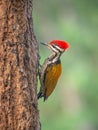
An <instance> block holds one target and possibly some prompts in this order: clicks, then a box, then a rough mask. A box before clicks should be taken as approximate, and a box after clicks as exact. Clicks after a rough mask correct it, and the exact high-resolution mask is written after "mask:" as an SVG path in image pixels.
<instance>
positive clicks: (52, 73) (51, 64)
mask: <svg viewBox="0 0 98 130" xmlns="http://www.w3.org/2000/svg"><path fill="white" fill-rule="evenodd" d="M42 44H44V45H46V46H47V47H48V48H49V49H50V50H52V52H53V53H52V55H50V56H49V57H48V58H47V59H46V60H45V62H44V64H43V65H42V66H41V69H40V73H39V78H40V84H41V87H40V91H39V93H38V99H39V98H41V97H43V98H44V101H45V100H46V99H47V98H48V97H49V96H50V94H51V93H52V92H53V90H54V89H55V86H56V84H57V81H58V79H59V77H60V75H61V71H62V66H61V61H60V56H61V54H62V53H63V52H64V51H65V50H66V49H68V48H69V44H68V43H67V42H66V41H62V40H53V41H51V42H49V43H47V44H46V43H42Z"/></svg>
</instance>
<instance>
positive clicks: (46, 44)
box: [41, 42, 51, 49]
mask: <svg viewBox="0 0 98 130" xmlns="http://www.w3.org/2000/svg"><path fill="white" fill-rule="evenodd" d="M41 44H43V45H45V46H47V47H48V48H49V49H50V48H51V46H50V45H49V44H48V43H43V42H41Z"/></svg>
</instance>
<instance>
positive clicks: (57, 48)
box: [52, 45, 62, 52]
mask: <svg viewBox="0 0 98 130" xmlns="http://www.w3.org/2000/svg"><path fill="white" fill-rule="evenodd" d="M52 47H53V48H54V49H56V50H58V51H59V52H62V51H61V50H60V49H59V47H58V46H56V45H52Z"/></svg>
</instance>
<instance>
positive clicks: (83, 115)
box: [33, 0, 98, 130]
mask: <svg viewBox="0 0 98 130" xmlns="http://www.w3.org/2000/svg"><path fill="white" fill-rule="evenodd" d="M33 18H34V21H33V22H34V30H35V35H36V37H37V39H38V42H39V51H40V55H41V60H40V62H41V64H42V63H43V61H44V59H45V58H46V57H47V56H49V55H50V54H51V52H50V51H49V50H48V49H46V47H44V46H43V45H40V42H49V41H51V40H53V39H62V40H66V41H68V42H69V43H70V49H69V50H68V51H66V52H65V53H64V54H63V55H62V57H61V60H62V67H63V71H62V75H61V77H60V79H59V82H58V84H57V87H56V89H55V91H54V92H53V94H52V95H51V96H50V97H49V98H48V100H47V101H46V102H43V100H42V99H40V100H39V101H38V103H39V110H40V120H41V124H42V130H98V58H97V57H98V0H49V1H48V0H35V1H34V6H33Z"/></svg>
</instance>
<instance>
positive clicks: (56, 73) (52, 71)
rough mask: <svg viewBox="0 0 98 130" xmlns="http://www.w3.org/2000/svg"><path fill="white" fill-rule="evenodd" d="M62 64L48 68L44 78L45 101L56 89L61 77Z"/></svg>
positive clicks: (55, 64)
mask: <svg viewBox="0 0 98 130" xmlns="http://www.w3.org/2000/svg"><path fill="white" fill-rule="evenodd" d="M61 71H62V67H61V63H60V62H59V63H54V64H52V65H50V66H48V67H47V68H46V71H45V76H44V84H43V85H44V90H45V91H44V100H45V99H47V98H48V96H50V94H51V93H52V92H53V90H54V89H55V87H56V84H57V81H58V78H59V77H60V75H61Z"/></svg>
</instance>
